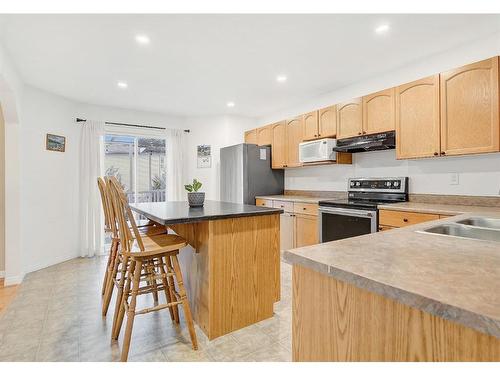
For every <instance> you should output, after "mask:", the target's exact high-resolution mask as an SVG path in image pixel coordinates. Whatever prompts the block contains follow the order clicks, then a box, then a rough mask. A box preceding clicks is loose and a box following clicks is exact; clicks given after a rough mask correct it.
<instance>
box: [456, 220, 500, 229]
mask: <svg viewBox="0 0 500 375" xmlns="http://www.w3.org/2000/svg"><path fill="white" fill-rule="evenodd" d="M457 223H458V224H464V225H471V226H474V227H481V228H491V229H497V230H500V219H489V218H486V217H469V218H468V219H464V220H460V221H457Z"/></svg>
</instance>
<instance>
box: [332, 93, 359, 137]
mask: <svg viewBox="0 0 500 375" xmlns="http://www.w3.org/2000/svg"><path fill="white" fill-rule="evenodd" d="M362 131H363V111H362V100H361V98H357V99H353V100H350V101H348V102H344V103H340V104H337V139H339V138H349V137H355V136H358V135H361V134H362Z"/></svg>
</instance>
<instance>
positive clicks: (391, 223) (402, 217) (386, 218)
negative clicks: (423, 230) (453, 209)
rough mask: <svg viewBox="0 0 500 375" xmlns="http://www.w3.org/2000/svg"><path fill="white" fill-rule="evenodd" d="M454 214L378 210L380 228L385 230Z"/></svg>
mask: <svg viewBox="0 0 500 375" xmlns="http://www.w3.org/2000/svg"><path fill="white" fill-rule="evenodd" d="M451 216H453V215H438V214H426V213H422V212H409V211H394V210H379V212H378V222H379V226H378V230H379V232H383V231H386V230H390V229H394V228H401V227H406V226H408V225H414V224H419V223H425V222H426V221H432V220H438V219H445V218H448V217H451Z"/></svg>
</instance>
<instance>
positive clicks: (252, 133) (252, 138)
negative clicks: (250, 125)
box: [245, 129, 257, 145]
mask: <svg viewBox="0 0 500 375" xmlns="http://www.w3.org/2000/svg"><path fill="white" fill-rule="evenodd" d="M245 143H251V144H255V145H256V144H257V129H252V130H248V131H246V132H245Z"/></svg>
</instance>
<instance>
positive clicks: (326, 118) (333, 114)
mask: <svg viewBox="0 0 500 375" xmlns="http://www.w3.org/2000/svg"><path fill="white" fill-rule="evenodd" d="M336 135H337V106H336V105H332V106H330V107H326V108H322V109H320V110H319V119H318V137H319V138H327V137H328V138H333V137H335V136H336Z"/></svg>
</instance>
